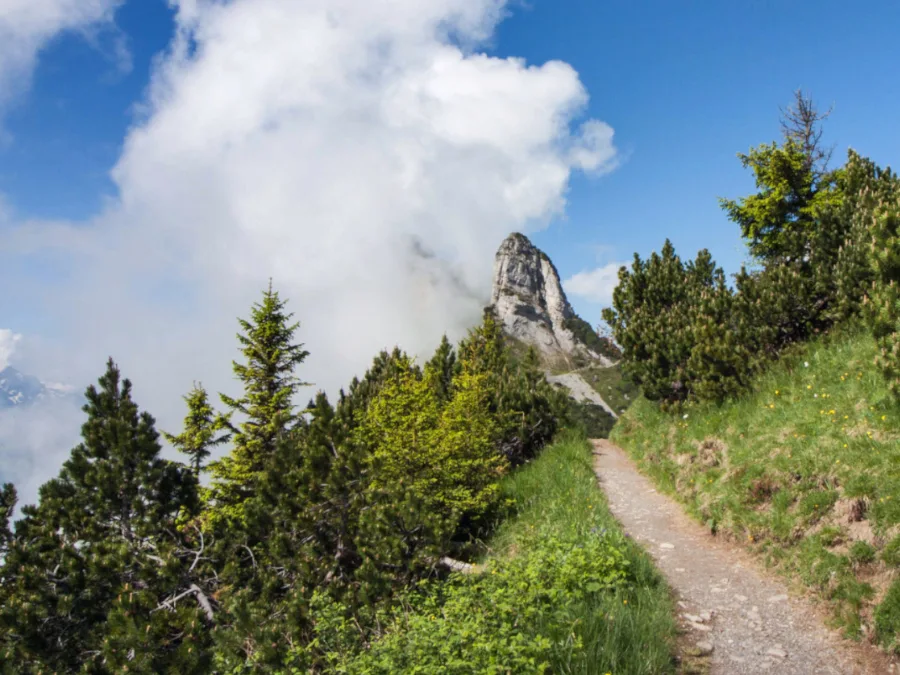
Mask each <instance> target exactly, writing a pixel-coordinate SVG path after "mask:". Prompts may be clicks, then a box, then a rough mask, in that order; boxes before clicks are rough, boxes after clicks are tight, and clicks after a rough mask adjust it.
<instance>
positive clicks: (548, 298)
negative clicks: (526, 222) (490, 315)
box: [491, 233, 610, 365]
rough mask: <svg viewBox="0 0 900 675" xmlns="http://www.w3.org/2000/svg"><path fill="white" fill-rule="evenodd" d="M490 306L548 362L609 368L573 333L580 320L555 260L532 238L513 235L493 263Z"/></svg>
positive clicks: (513, 333)
mask: <svg viewBox="0 0 900 675" xmlns="http://www.w3.org/2000/svg"><path fill="white" fill-rule="evenodd" d="M491 305H492V307H493V309H494V312H495V313H496V315H497V318H498V319H499V320H500V322H501V323H502V324H503V329H504V331H505V332H506V333H507V334H508V335H510V336H511V337H514V338H516V339H517V340H521V341H522V342H524V343H526V344H530V345H534V346H535V347H537V348H538V349H539V350H540V351H541V352H542V354H543V355H544V356H547V357H559V356H562V357H567V358H568V357H574V356H581V357H587V358H590V359H595V360H597V361H599V362H603V363H605V364H607V365H608V364H609V363H610V361H609V360H608V359H606V358H605V357H603V356H601V355H599V354H597V353H595V352H593V351H591V350H590V349H588V347H587V346H586V345H585V344H584V343H583V342H581V341H580V340H579V339H578V338H577V337H576V335H575V334H574V333H573V332H572V330H571V329H570V328H569V327H568V326H569V325H570V323H571V322H572V321H574V320H577V316H576V314H575V312H574V311H573V310H572V306H571V305H570V304H569V301H568V300H567V299H566V294H565V292H564V291H563V289H562V284H561V283H560V280H559V274H558V273H557V271H556V267H554V265H553V263H552V262H551V261H550V258H548V257H547V255H546V254H545V253H544V252H543V251H541V250H540V249H538V248H536V247H535V246H534V244H532V243H531V241H529V240H528V237H526V236H524V235H521V234H518V233H513V234H511V235H509V236H508V237H507V238H506V239H505V240H504V241H503V243H502V244H500V248H499V249H498V251H497V255H496V257H495V259H494V285H493V291H492V293H491Z"/></svg>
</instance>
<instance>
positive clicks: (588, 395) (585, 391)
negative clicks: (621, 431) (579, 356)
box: [547, 372, 619, 419]
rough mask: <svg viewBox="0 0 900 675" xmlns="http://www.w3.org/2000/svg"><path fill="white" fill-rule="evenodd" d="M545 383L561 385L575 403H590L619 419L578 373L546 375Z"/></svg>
mask: <svg viewBox="0 0 900 675" xmlns="http://www.w3.org/2000/svg"><path fill="white" fill-rule="evenodd" d="M547 381H548V382H550V383H551V384H561V385H563V386H564V387H565V388H566V389H568V390H569V394H570V395H571V397H572V398H574V399H575V400H576V401H584V400H587V401H590V402H591V403H596V404H597V405H599V406H600V407H601V408H603V409H604V410H605V411H606V412H608V413H609V414H610V415H612V416H613V418H614V419H619V416H618V415H617V414H616V412H615V411H614V410H613V409H612V408H610V407H609V406H608V405H607V404H606V401H604V400H603V397H602V396H600V394H598V393H597V390H596V389H594V388H593V387H592V386H591V385H589V384H588V383H587V381H586V380H585V379H584V378H583V377H582V376H581V375H579V374H578V373H576V372H571V373H564V374H563V375H550V374H549V373H548V374H547Z"/></svg>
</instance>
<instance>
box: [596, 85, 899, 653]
mask: <svg viewBox="0 0 900 675" xmlns="http://www.w3.org/2000/svg"><path fill="white" fill-rule="evenodd" d="M825 117H827V114H825V115H822V114H819V113H818V112H817V110H816V108H815V106H814V105H813V103H812V101H811V100H810V99H808V98H806V97H805V96H804V95H803V94H802V93H801V92H797V93H796V95H795V106H794V107H791V108H788V110H787V111H786V112H785V113H784V115H783V119H782V129H783V131H784V138H783V140H782V142H781V143H771V144H763V145H760V146H758V147H756V148H753V149H751V150H750V152H749V153H747V154H746V155H743V154H742V155H739V156H740V158H741V161H742V163H743V164H744V166H745V167H748V168H750V169H751V170H752V171H753V173H754V176H755V178H756V184H757V187H758V189H759V191H758V192H757V193H756V194H751V195H749V196H746V197H743V198H741V199H737V200H731V199H721V200H720V203H721V205H722V207H723V208H724V210H725V211H726V212H727V213H728V215H729V217H730V218H731V219H732V220H733V221H734V222H735V223H736V224H737V225H738V226H739V227H740V229H741V234H742V236H743V237H744V240H745V242H746V244H747V247H748V251H749V253H750V254H751V256H752V259H753V263H754V266H753V269H751V270H747V269H742V270H741V271H740V272H739V273H738V274H736V275H735V276H734V283H733V284H728V283H726V279H725V274H724V272H723V271H722V269H721V268H718V267H716V265H715V262H714V261H713V259H712V256H711V255H710V254H709V252H708V251H706V250H703V251H700V252H699V253H698V254H697V256H696V258H695V259H694V260H691V261H688V262H684V261H682V260H681V258H680V257H679V256H678V255H677V254H676V253H675V249H674V247H673V246H672V244H671V243H670V242H668V241H666V242H665V245H664V246H663V247H662V250H661V251H660V252H659V253H653V254H652V255H651V256H650V257H649V258H648V259H646V260H642V259H641V258H640V257H639V256H637V255H635V258H634V263H633V264H632V266H631V268H630V269H626V268H622V270H620V274H619V285H618V287H617V288H616V290H615V292H614V298H613V307H612V308H610V309H608V310H605V312H604V318H605V319H606V320H607V322H608V323H609V324H610V325H611V326H612V328H613V333H614V336H615V338H616V340H617V341H618V342H619V344H621V345H622V348H623V367H624V370H625V373H626V375H627V376H628V377H629V378H631V379H632V380H633V381H634V382H635V383H637V384H638V385H640V387H641V391H642V398H641V399H640V400H639V401H638V402H637V403H635V404H634V405H633V406H632V407H631V408H630V409H629V410H628V412H627V413H626V414H625V415H624V416H623V417H622V418H621V419H620V421H619V422H618V424H617V425H616V427H615V429H614V433H613V438H614V440H615V441H617V442H618V443H619V444H620V445H622V446H623V447H624V448H625V449H626V450H628V451H629V452H630V453H631V454H632V455H633V456H634V457H636V458H637V459H638V460H639V461H640V463H641V466H642V467H643V468H644V469H645V470H646V471H647V472H648V473H649V474H650V475H651V476H652V477H653V478H655V479H656V481H657V482H658V483H659V485H660V486H661V487H663V488H664V489H665V490H667V491H669V492H671V493H672V494H674V495H675V496H676V497H677V498H678V499H680V500H682V501H683V502H684V503H685V504H686V506H687V507H688V509H689V510H690V511H691V512H692V513H693V514H694V515H695V516H696V517H698V518H699V519H700V520H701V521H703V522H705V523H706V524H707V525H708V526H709V528H710V530H712V531H713V532H720V533H725V534H727V535H730V536H732V537H735V538H737V539H738V540H739V541H741V542H744V543H745V544H746V545H747V546H750V547H751V548H753V549H754V550H756V551H758V552H759V553H761V554H763V555H764V556H765V559H766V560H767V561H769V562H770V563H771V564H773V565H776V566H777V567H778V568H779V569H780V570H782V571H783V572H785V573H786V574H788V575H789V576H790V577H792V578H793V579H795V580H796V581H797V582H799V583H801V584H802V585H804V586H805V587H808V588H810V589H812V590H813V591H815V592H816V593H818V594H819V595H821V596H822V597H823V598H824V599H826V600H827V602H828V603H829V605H830V607H831V608H832V609H833V612H834V616H835V618H836V620H837V621H838V623H839V624H840V625H842V626H843V627H844V628H845V629H846V631H847V633H848V634H850V635H852V636H859V635H862V634H866V635H868V636H870V637H872V638H873V639H876V640H877V641H879V642H880V643H881V644H882V645H884V646H885V647H888V648H891V649H895V650H900V580H897V566H898V564H900V536H898V535H900V504H898V502H900V464H898V459H900V180H898V178H897V176H896V175H895V174H894V173H893V172H892V171H891V170H890V169H882V168H881V167H878V166H877V165H875V164H874V162H872V161H871V160H868V159H866V158H865V157H862V156H860V155H859V154H857V153H855V152H853V151H852V150H851V151H849V153H848V156H847V161H846V163H845V164H844V165H843V166H840V167H838V168H835V169H830V168H828V166H827V163H828V160H829V158H830V152H829V151H827V150H826V149H824V148H823V147H822V146H821V145H820V139H821V135H822V134H821V129H820V126H819V125H820V123H821V121H822V120H823V119H824V118H825Z"/></svg>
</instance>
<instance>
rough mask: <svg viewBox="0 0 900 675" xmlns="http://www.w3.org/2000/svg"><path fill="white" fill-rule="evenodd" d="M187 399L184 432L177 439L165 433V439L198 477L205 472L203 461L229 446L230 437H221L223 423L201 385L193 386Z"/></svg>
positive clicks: (227, 435) (226, 434) (224, 434)
mask: <svg viewBox="0 0 900 675" xmlns="http://www.w3.org/2000/svg"><path fill="white" fill-rule="evenodd" d="M184 400H185V402H186V403H187V408H188V414H187V416H186V417H185V418H184V430H183V431H182V432H181V433H180V434H179V435H178V436H174V435H172V434H169V433H166V432H163V437H164V438H165V439H166V440H167V441H168V442H169V443H171V444H172V445H173V446H175V448H176V449H177V450H179V451H180V452H183V453H184V454H185V455H187V456H188V458H189V460H188V466H190V467H191V470H192V471H193V473H194V476H196V477H199V476H200V472H201V471H203V469H204V464H203V461H204V460H205V459H206V458H207V457H209V455H210V449H211V448H214V447H216V446H217V445H221V444H222V443H227V442H228V439H229V438H231V435H230V434H228V433H222V434H219V432H220V431H221V429H222V427H223V426H224V422H223V421H222V419H221V418H220V417H219V416H217V415H216V414H215V411H214V410H213V408H212V406H211V405H210V403H209V397H208V396H207V393H206V390H205V389H204V388H203V387H202V385H197V384H194V387H193V388H192V389H191V391H190V392H189V393H188V394H187V395H186V396H185V397H184ZM217 434H219V435H217Z"/></svg>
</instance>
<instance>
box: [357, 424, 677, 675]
mask: <svg viewBox="0 0 900 675" xmlns="http://www.w3.org/2000/svg"><path fill="white" fill-rule="evenodd" d="M591 463H592V456H591V447H590V445H589V444H588V443H587V441H585V440H584V438H582V437H579V436H576V435H569V436H567V437H565V438H563V439H562V440H559V441H557V442H556V443H554V444H553V445H551V446H550V447H548V448H547V449H546V450H544V452H543V453H542V454H541V456H540V457H538V458H537V459H536V460H535V461H533V462H532V463H530V464H529V465H527V466H525V467H522V468H521V469H519V470H518V471H516V472H514V473H513V474H512V475H510V476H508V477H507V478H506V479H505V480H504V484H503V493H504V497H505V498H506V500H507V503H511V504H514V505H515V506H514V512H513V513H512V515H511V517H510V518H508V519H507V520H506V521H505V522H504V523H503V524H502V525H501V526H500V528H499V530H498V531H497V532H496V534H495V535H494V537H493V538H492V539H491V541H490V542H489V546H488V551H489V554H487V555H486V558H485V559H484V560H483V561H482V569H483V570H484V571H483V572H481V573H478V574H471V575H460V574H456V575H453V576H452V577H451V580H450V581H449V582H445V583H444V584H442V585H439V586H438V590H436V591H433V592H432V593H433V594H432V596H431V597H432V598H434V597H435V594H437V595H441V596H442V597H441V599H440V600H439V601H437V600H436V601H430V602H425V603H419V604H417V605H416V607H417V609H416V610H414V611H411V612H409V613H408V614H406V615H404V616H401V618H400V619H398V620H397V621H396V622H395V623H394V625H393V626H392V627H391V628H390V629H389V630H388V631H387V633H386V636H385V637H384V638H382V639H381V640H380V641H378V642H376V643H375V644H374V645H373V647H372V649H371V650H370V651H369V652H368V653H367V654H366V655H365V656H364V657H363V662H355V663H354V664H353V666H352V667H350V668H348V669H347V671H346V672H368V673H381V672H384V673H388V672H409V669H410V668H412V667H413V666H414V667H415V668H416V669H417V670H416V672H422V673H431V672H434V673H438V672H440V673H457V672H458V673H469V672H498V673H501V672H502V673H506V672H529V673H534V672H552V673H583V674H585V675H587V674H594V673H596V674H599V675H604V674H608V673H616V675H638V674H641V675H650V674H658V673H669V672H673V670H674V669H673V666H672V648H673V644H674V636H675V624H674V621H673V619H672V616H673V607H672V603H671V599H670V595H669V592H668V589H667V587H666V586H665V583H664V582H663V581H662V580H661V578H660V577H659V576H658V574H657V573H656V571H655V570H654V568H653V567H652V563H651V562H650V561H649V559H648V558H647V556H646V555H645V554H644V553H642V552H641V551H640V549H638V548H637V547H636V546H635V545H634V544H633V543H632V542H631V541H630V540H629V539H627V538H626V537H625V536H624V534H623V533H622V532H621V530H620V529H619V527H618V525H617V524H616V522H615V521H614V520H613V518H612V516H611V515H610V513H609V511H608V510H607V507H606V503H605V500H604V497H603V494H602V492H601V491H600V490H599V488H598V486H597V483H596V479H595V477H594V473H593V470H592V466H591ZM613 576H617V581H616V582H615V583H614V584H613V585H610V584H609V579H611V578H612V577H613ZM517 645H519V646H517Z"/></svg>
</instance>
